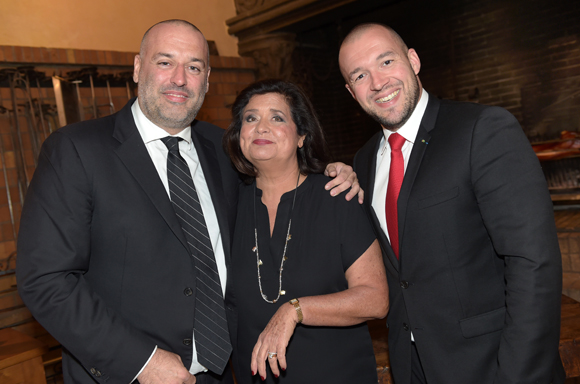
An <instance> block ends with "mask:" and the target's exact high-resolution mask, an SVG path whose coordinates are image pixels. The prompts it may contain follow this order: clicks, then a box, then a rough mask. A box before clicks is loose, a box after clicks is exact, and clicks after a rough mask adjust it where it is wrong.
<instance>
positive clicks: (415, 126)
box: [383, 89, 429, 144]
mask: <svg viewBox="0 0 580 384" xmlns="http://www.w3.org/2000/svg"><path fill="white" fill-rule="evenodd" d="M428 101H429V94H428V93H427V91H425V90H424V89H422V90H421V98H420V99H419V102H418V103H417V106H416V107H415V110H414V111H413V113H412V114H411V117H409V120H407V122H406V123H405V124H403V126H402V127H401V128H399V130H398V131H397V133H398V134H399V135H401V136H403V137H404V138H405V140H407V141H409V142H410V143H412V144H415V138H416V137H417V132H419V125H421V120H422V119H423V115H424V114H425V110H426V109H427V102H428ZM392 133H393V132H391V131H389V130H388V129H385V128H383V134H384V135H385V140H389V136H390V135H391V134H392Z"/></svg>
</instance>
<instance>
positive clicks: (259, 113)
mask: <svg viewBox="0 0 580 384" xmlns="http://www.w3.org/2000/svg"><path fill="white" fill-rule="evenodd" d="M303 144H304V136H298V132H297V129H296V124H295V123H294V121H293V120H292V112H291V110H290V107H289V106H288V103H287V102H286V100H285V99H284V96H282V95H280V94H279V93H266V94H263V95H256V96H253V97H252V98H251V99H250V101H249V102H248V105H246V107H245V108H244V112H243V115H242V128H241V131H240V148H241V149H242V153H243V154H244V157H245V158H246V159H248V161H249V162H250V163H252V164H253V165H254V167H255V168H256V169H257V170H258V174H259V173H260V169H261V168H263V167H264V166H266V165H275V166H276V167H278V168H277V169H280V170H282V169H296V167H297V165H298V158H297V155H296V151H297V149H298V148H301V147H302V145H303Z"/></svg>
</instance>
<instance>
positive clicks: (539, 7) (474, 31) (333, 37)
mask: <svg viewBox="0 0 580 384" xmlns="http://www.w3.org/2000/svg"><path fill="white" fill-rule="evenodd" d="M367 21H377V22H382V23H385V24H388V25H390V26H392V27H393V28H394V29H395V30H397V31H398V32H399V34H400V35H401V36H402V37H403V39H404V40H405V41H406V42H407V45H408V46H409V47H412V48H415V49H416V51H417V52H418V54H419V57H420V59H421V62H422V68H421V72H420V74H419V76H420V78H421V81H422V82H423V86H424V88H425V89H426V90H427V91H428V92H429V93H430V94H432V95H436V96H438V97H441V98H447V99H454V100H462V101H472V102H478V103H482V104H488V105H497V106H502V107H504V108H506V109H508V110H509V111H510V112H511V113H513V114H514V115H515V116H516V117H517V119H518V120H519V121H520V123H521V124H522V127H523V129H524V131H525V132H526V134H527V135H528V137H529V138H530V140H531V141H532V142H537V141H542V140H549V139H554V138H558V137H559V134H560V131H562V130H568V131H580V40H579V38H580V1H578V0H574V1H570V0H568V1H563V0H554V1H547V0H513V1H498V0H482V1H471V0H442V1H418V0H403V1H372V0H369V1H359V2H355V3H353V4H351V5H349V6H346V7H343V8H341V9H339V10H336V11H334V12H331V13H329V14H326V15H324V17H319V18H317V20H316V21H315V22H313V21H310V22H304V23H302V24H298V25H295V26H293V27H292V28H291V29H289V30H291V31H293V32H295V33H297V41H298V46H297V49H296V51H295V53H294V75H295V78H296V79H297V81H299V82H301V83H302V84H304V85H305V87H306V88H307V89H308V90H309V92H310V93H311V95H312V97H313V100H314V103H315V106H316V108H317V110H318V112H319V114H320V117H321V121H322V123H323V125H324V128H325V131H326V133H327V136H328V141H329V144H330V146H331V148H332V151H333V155H334V157H335V159H339V160H342V161H346V162H350V161H351V160H352V158H353V156H354V154H355V153H356V150H357V149H358V148H360V147H361V146H362V145H363V144H364V142H366V140H368V138H370V136H372V134H374V133H375V132H377V130H379V129H380V127H379V125H378V124H377V123H375V122H374V121H372V120H371V119H369V118H367V117H366V116H365V115H364V113H363V112H362V110H361V109H360V107H358V104H357V103H356V102H355V101H354V100H353V99H352V98H351V96H350V95H349V94H348V92H347V91H346V89H345V88H344V80H343V79H342V77H341V75H340V72H339V69H338V63H337V57H338V47H339V44H340V41H341V40H342V38H343V37H344V36H345V35H346V33H348V31H349V30H350V29H351V28H352V27H353V26H355V25H357V24H359V23H361V22H367Z"/></svg>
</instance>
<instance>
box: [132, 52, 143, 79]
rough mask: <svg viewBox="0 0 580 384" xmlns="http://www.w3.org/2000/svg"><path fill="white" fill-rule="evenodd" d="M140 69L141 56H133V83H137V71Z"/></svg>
mask: <svg viewBox="0 0 580 384" xmlns="http://www.w3.org/2000/svg"><path fill="white" fill-rule="evenodd" d="M140 69H141V56H139V55H138V54H137V55H135V60H134V61H133V81H134V82H135V83H138V82H139V70H140Z"/></svg>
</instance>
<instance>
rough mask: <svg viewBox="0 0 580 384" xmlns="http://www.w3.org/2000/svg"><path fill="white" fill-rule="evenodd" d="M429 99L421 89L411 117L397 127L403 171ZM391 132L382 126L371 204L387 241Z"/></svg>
mask: <svg viewBox="0 0 580 384" xmlns="http://www.w3.org/2000/svg"><path fill="white" fill-rule="evenodd" d="M428 101H429V94H428V93H427V92H426V91H425V90H424V89H423V90H422V92H421V98H420V99H419V102H418V103H417V106H416V107H415V110H414V111H413V113H412V114H411V117H410V118H409V120H407V122H406V123H405V124H404V125H403V126H402V127H401V128H399V130H398V131H397V133H398V134H399V135H401V136H403V137H404V138H405V143H404V144H403V147H402V148H401V152H403V159H404V161H405V172H406V171H407V164H409V158H410V157H411V151H412V150H413V144H414V143H415V138H416V137H417V132H418V131H419V125H420V124H421V119H423V115H424V114H425V109H427V102H428ZM392 133H393V132H391V131H389V130H388V129H384V128H383V135H384V137H383V138H382V139H381V143H380V145H379V151H378V152H377V168H376V177H375V189H374V190H373V201H372V206H373V209H374V210H375V213H376V214H377V217H378V219H379V223H380V224H381V229H382V230H383V232H385V235H387V238H388V239H389V241H390V240H391V239H390V238H389V231H388V230H387V217H386V216H385V203H386V199H387V186H388V185H389V170H390V167H391V146H390V145H389V136H390V135H391V134H392Z"/></svg>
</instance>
